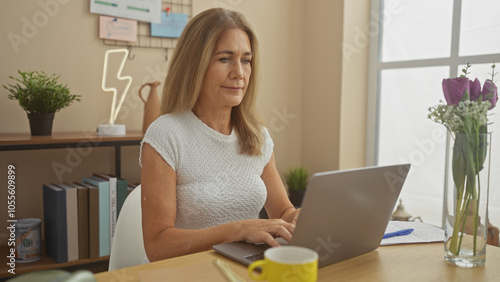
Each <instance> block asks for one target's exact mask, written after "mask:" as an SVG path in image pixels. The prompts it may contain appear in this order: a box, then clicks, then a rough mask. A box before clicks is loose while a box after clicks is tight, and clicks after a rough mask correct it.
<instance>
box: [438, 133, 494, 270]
mask: <svg viewBox="0 0 500 282" xmlns="http://www.w3.org/2000/svg"><path fill="white" fill-rule="evenodd" d="M447 142H448V143H447V154H446V182H445V186H446V187H445V188H446V189H445V194H444V197H445V201H444V227H445V230H444V231H445V232H444V234H445V238H444V253H445V254H444V257H445V260H446V261H447V262H448V263H450V264H453V265H456V266H459V267H464V268H470V267H480V266H483V265H484V263H485V261H486V240H487V236H488V189H489V179H490V153H491V152H490V147H491V146H490V144H491V133H476V134H473V133H454V132H448V141H447Z"/></svg>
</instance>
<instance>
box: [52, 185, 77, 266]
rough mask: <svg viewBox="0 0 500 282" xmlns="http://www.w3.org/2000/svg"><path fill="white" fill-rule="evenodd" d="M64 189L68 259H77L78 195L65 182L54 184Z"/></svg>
mask: <svg viewBox="0 0 500 282" xmlns="http://www.w3.org/2000/svg"><path fill="white" fill-rule="evenodd" d="M54 185H56V186H58V187H60V188H63V189H65V190H66V222H67V223H66V224H67V233H68V261H74V260H78V257H79V254H78V195H77V191H76V190H77V189H76V188H75V187H72V186H70V185H68V184H65V183H58V184H54Z"/></svg>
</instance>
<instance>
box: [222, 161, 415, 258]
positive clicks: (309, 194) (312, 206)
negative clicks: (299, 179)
mask: <svg viewBox="0 0 500 282" xmlns="http://www.w3.org/2000/svg"><path fill="white" fill-rule="evenodd" d="M409 170H410V164H401V165H392V166H378V167H367V168H359V169H350V170H341V171H330V172H322V173H315V174H313V175H312V176H311V177H310V179H309V182H308V184H307V189H306V194H305V197H304V200H303V203H302V210H301V211H300V216H299V218H298V220H297V225H296V227H295V232H294V234H293V237H292V241H291V242H290V245H293V246H301V247H306V248H310V249H313V250H315V251H316V252H318V255H319V258H318V266H319V267H323V266H326V265H330V264H332V263H335V262H338V261H342V260H345V259H348V258H351V257H354V256H358V255H361V254H365V253H368V252H370V251H373V250H375V249H377V248H378V246H379V245H380V242H381V241H382V237H383V235H384V232H385V230H386V227H387V224H388V223H389V220H390V219H391V216H392V212H393V210H394V206H395V204H396V201H397V199H398V197H399V194H400V192H401V189H402V187H403V184H404V182H405V179H406V176H407V174H408V171H409ZM278 240H281V241H280V244H282V243H283V244H288V242H286V241H285V240H283V239H282V238H278ZM283 244H282V245H283ZM213 248H214V250H215V251H216V252H218V253H220V254H223V255H225V256H227V257H229V258H231V259H233V260H236V261H238V262H241V263H243V264H245V265H249V264H250V263H252V262H253V261H255V260H258V259H262V258H263V253H264V251H265V250H266V249H268V248H270V246H269V245H267V244H253V243H248V242H233V243H225V244H219V245H215V246H213Z"/></svg>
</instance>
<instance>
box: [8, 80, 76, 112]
mask: <svg viewBox="0 0 500 282" xmlns="http://www.w3.org/2000/svg"><path fill="white" fill-rule="evenodd" d="M18 73H19V75H20V76H21V78H14V77H12V76H9V78H10V79H12V80H15V81H16V82H17V83H16V84H14V85H13V84H9V85H8V86H5V85H2V86H3V87H4V88H5V89H7V90H8V91H9V92H10V94H9V95H8V98H9V99H10V100H17V101H18V102H19V105H20V106H21V107H22V108H23V109H24V110H25V111H26V112H28V113H30V114H46V113H55V112H57V111H59V110H61V109H62V108H65V107H67V106H69V105H71V103H72V102H73V101H80V97H81V95H74V94H71V92H70V90H69V88H68V87H67V85H66V84H64V85H63V84H60V83H58V81H57V80H58V79H59V76H56V75H55V74H52V75H50V76H48V75H47V74H45V72H43V71H41V72H39V71H27V72H23V71H21V70H18Z"/></svg>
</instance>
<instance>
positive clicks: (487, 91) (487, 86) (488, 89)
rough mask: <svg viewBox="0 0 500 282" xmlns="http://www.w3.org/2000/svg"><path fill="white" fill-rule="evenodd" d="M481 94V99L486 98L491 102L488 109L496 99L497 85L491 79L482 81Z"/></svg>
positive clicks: (494, 104) (493, 105)
mask: <svg viewBox="0 0 500 282" xmlns="http://www.w3.org/2000/svg"><path fill="white" fill-rule="evenodd" d="M482 96H483V101H486V100H489V101H490V103H491V107H490V110H491V109H493V108H494V107H495V106H496V104H497V101H498V90H497V86H496V85H495V83H493V81H491V79H487V80H486V81H485V82H484V85H483V92H482Z"/></svg>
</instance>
